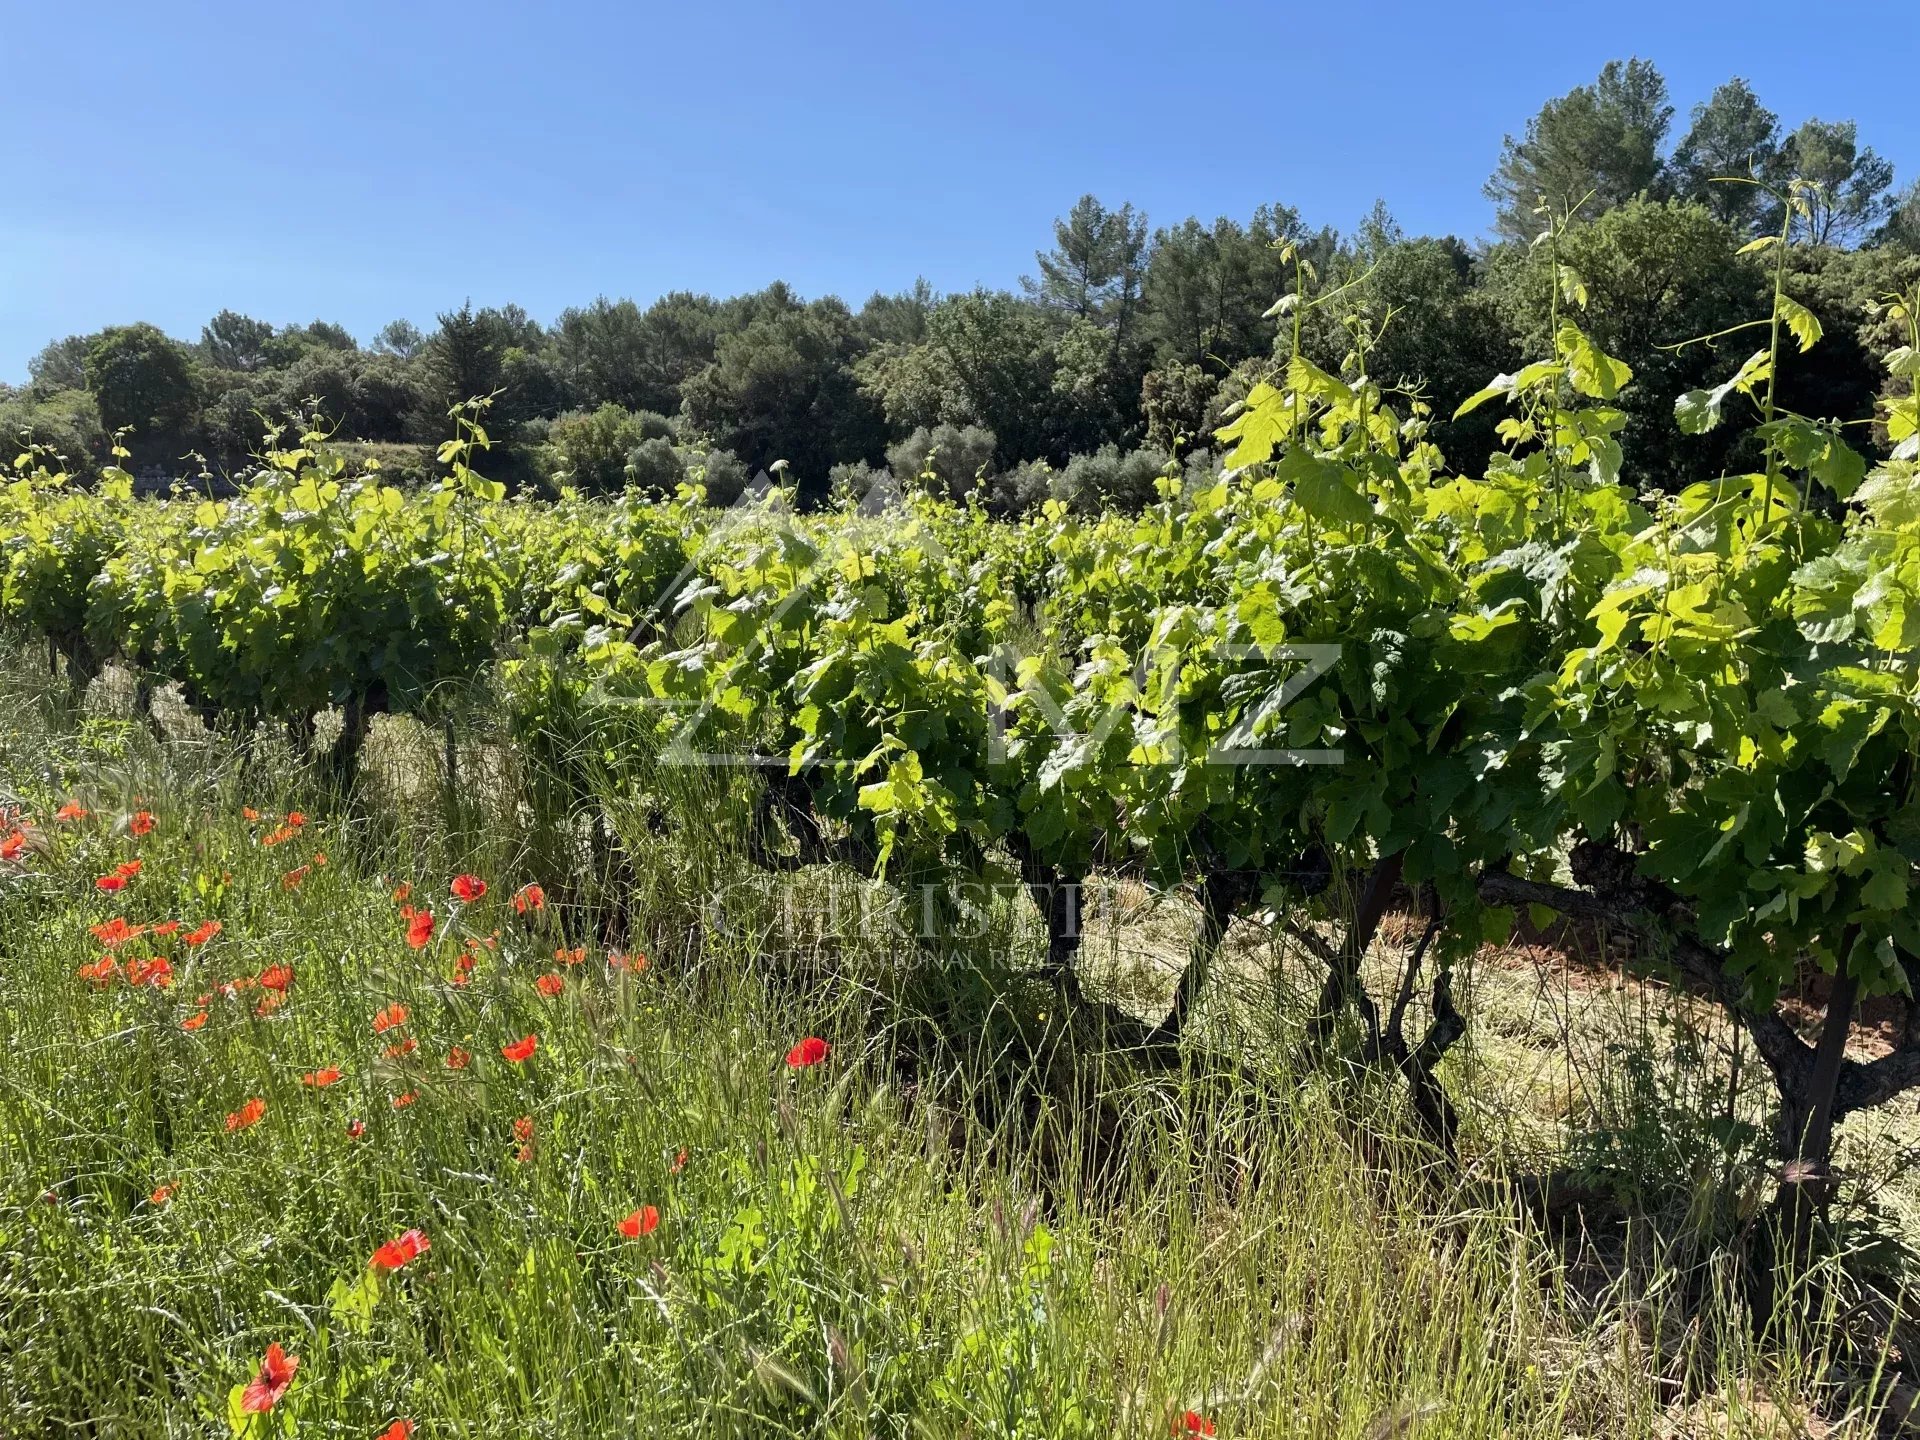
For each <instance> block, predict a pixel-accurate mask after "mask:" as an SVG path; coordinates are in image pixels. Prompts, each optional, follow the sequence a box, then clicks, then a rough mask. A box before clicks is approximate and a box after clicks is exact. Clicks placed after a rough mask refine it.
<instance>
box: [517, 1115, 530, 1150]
mask: <svg viewBox="0 0 1920 1440" xmlns="http://www.w3.org/2000/svg"><path fill="white" fill-rule="evenodd" d="M513 1138H514V1139H516V1140H518V1141H520V1142H521V1144H523V1145H524V1144H525V1143H526V1142H527V1141H529V1140H531V1139H533V1116H531V1115H522V1116H520V1117H519V1118H518V1119H517V1120H515V1121H514V1122H513Z"/></svg>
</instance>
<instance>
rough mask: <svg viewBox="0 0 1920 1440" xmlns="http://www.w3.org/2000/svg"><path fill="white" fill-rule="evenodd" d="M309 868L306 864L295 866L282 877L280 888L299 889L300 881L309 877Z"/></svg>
mask: <svg viewBox="0 0 1920 1440" xmlns="http://www.w3.org/2000/svg"><path fill="white" fill-rule="evenodd" d="M308 868H309V867H307V866H305V865H296V866H294V867H293V869H291V870H289V871H287V873H286V874H284V875H282V876H281V877H280V888H281V889H282V890H298V889H299V888H300V882H301V881H302V880H304V879H306V878H307V871H308Z"/></svg>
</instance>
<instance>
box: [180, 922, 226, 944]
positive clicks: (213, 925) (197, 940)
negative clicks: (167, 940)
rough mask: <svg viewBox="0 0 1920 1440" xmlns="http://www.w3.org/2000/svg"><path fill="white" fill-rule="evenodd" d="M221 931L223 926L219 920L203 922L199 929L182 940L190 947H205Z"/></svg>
mask: <svg viewBox="0 0 1920 1440" xmlns="http://www.w3.org/2000/svg"><path fill="white" fill-rule="evenodd" d="M220 929H221V926H220V922H219V921H218V920H202V921H201V922H200V924H199V927H198V928H197V929H195V930H193V931H192V932H191V933H190V934H188V935H185V936H183V937H182V939H183V940H184V941H185V943H186V944H188V945H204V944H206V943H207V942H208V941H209V940H211V939H213V937H214V936H216V935H218V934H219V933H220Z"/></svg>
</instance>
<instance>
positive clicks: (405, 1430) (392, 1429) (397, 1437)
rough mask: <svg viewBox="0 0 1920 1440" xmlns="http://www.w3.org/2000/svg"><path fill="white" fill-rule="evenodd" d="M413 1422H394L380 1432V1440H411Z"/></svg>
mask: <svg viewBox="0 0 1920 1440" xmlns="http://www.w3.org/2000/svg"><path fill="white" fill-rule="evenodd" d="M412 1435H413V1421H411V1420H396V1421H394V1422H393V1423H392V1424H391V1425H389V1426H387V1428H386V1429H384V1430H382V1431H381V1432H380V1440H412Z"/></svg>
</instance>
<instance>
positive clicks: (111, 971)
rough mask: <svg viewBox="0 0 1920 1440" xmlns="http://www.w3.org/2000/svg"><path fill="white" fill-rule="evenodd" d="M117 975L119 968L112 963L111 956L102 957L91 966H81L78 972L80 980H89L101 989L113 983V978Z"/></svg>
mask: <svg viewBox="0 0 1920 1440" xmlns="http://www.w3.org/2000/svg"><path fill="white" fill-rule="evenodd" d="M119 973H120V968H119V967H118V966H117V965H115V964H114V963H113V957H112V956H111V955H102V956H101V957H100V958H99V959H98V960H96V961H94V962H93V963H92V964H91V965H82V966H81V967H80V971H79V974H80V978H81V979H82V980H91V981H92V982H93V983H94V984H96V985H98V986H100V987H101V988H102V989H105V988H106V987H107V986H109V985H111V984H112V983H113V977H114V976H116V975H118V974H119Z"/></svg>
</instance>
